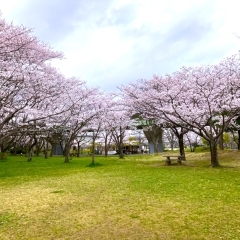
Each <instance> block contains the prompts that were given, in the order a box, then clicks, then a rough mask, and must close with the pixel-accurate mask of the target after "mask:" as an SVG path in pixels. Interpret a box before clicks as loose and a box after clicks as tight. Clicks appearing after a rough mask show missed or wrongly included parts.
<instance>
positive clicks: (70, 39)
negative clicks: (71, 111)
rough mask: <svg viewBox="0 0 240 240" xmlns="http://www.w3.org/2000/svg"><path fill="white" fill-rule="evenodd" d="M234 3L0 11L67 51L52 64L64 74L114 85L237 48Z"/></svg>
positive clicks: (151, 1)
mask: <svg viewBox="0 0 240 240" xmlns="http://www.w3.org/2000/svg"><path fill="white" fill-rule="evenodd" d="M1 1H3V0H1ZM239 5H240V4H239V3H238V2H237V1H234V0H228V1H226V0H218V1H217V0H212V1H209V0H195V1H192V0H181V1H175V0H162V1H159V0H102V1H101V2H100V1H98V0H81V1H79V0H72V1H67V0H58V1H47V0H34V1H32V0H12V1H7V2H6V1H4V2H3V3H1V9H2V15H3V17H4V18H6V19H7V21H14V23H15V24H17V25H20V24H24V25H26V26H29V27H34V28H35V33H36V35H37V36H38V37H39V38H40V39H41V40H43V41H45V42H50V44H51V45H52V46H53V48H54V49H56V50H61V51H63V52H64V53H65V56H66V59H65V60H62V61H57V62H55V63H54V65H55V66H57V67H58V68H59V69H60V70H61V71H62V72H63V73H64V74H65V75H66V76H77V77H80V78H82V79H83V80H86V81H87V82H88V83H89V84H90V85H101V86H102V87H103V89H110V88H111V89H113V88H114V87H115V86H117V85H121V84H127V83H128V82H134V81H136V80H137V79H140V78H150V77H151V76H152V75H153V74H165V73H167V72H168V73H171V72H173V71H176V70H178V69H179V68H180V67H181V66H183V65H187V66H190V65H199V64H211V63H216V62H218V61H220V60H221V59H222V58H224V57H226V56H229V55H231V54H233V53H235V52H237V51H238V49H239V46H240V44H239V43H240V39H238V38H237V37H236V36H235V35H234V33H236V34H238V33H239V32H240V31H239V29H238V28H239V27H238V23H239V22H240V15H239V14H238V9H239ZM238 35H240V33H239V34H238Z"/></svg>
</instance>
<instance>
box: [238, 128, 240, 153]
mask: <svg viewBox="0 0 240 240" xmlns="http://www.w3.org/2000/svg"><path fill="white" fill-rule="evenodd" d="M238 150H240V129H239V130H238Z"/></svg>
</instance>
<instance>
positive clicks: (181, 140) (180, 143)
mask: <svg viewBox="0 0 240 240" xmlns="http://www.w3.org/2000/svg"><path fill="white" fill-rule="evenodd" d="M183 135H184V134H179V136H178V144H179V152H180V155H181V156H185V150H184V141H183Z"/></svg>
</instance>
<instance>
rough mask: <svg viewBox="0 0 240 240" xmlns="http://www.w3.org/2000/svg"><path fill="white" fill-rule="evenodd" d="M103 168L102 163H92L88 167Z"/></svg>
mask: <svg viewBox="0 0 240 240" xmlns="http://www.w3.org/2000/svg"><path fill="white" fill-rule="evenodd" d="M101 166H102V164H101V163H90V164H88V165H87V166H86V167H90V168H93V167H101Z"/></svg>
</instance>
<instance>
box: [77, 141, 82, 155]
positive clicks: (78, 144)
mask: <svg viewBox="0 0 240 240" xmlns="http://www.w3.org/2000/svg"><path fill="white" fill-rule="evenodd" d="M80 148H81V146H80V143H79V142H78V143H77V157H80Z"/></svg>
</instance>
